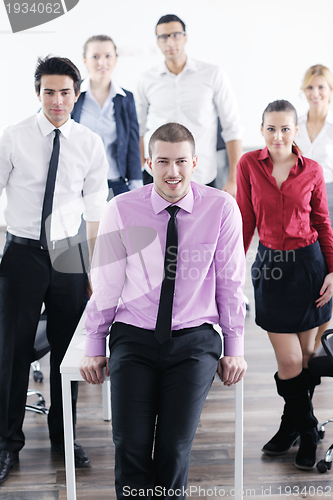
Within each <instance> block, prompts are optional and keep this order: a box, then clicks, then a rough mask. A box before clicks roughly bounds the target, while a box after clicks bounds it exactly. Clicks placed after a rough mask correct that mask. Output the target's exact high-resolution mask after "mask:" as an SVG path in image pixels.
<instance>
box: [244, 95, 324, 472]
mask: <svg viewBox="0 0 333 500" xmlns="http://www.w3.org/2000/svg"><path fill="white" fill-rule="evenodd" d="M297 131H298V124H297V114H296V110H295V108H294V107H293V106H292V105H291V104H290V103H289V102H288V101H284V100H279V101H274V102H272V103H270V104H269V105H268V106H267V108H266V109H265V111H264V113H263V118H262V125H261V133H262V135H263V136H264V139H265V142H266V148H264V149H262V150H259V151H252V152H250V153H246V154H244V155H243V156H242V158H241V159H240V161H239V164H238V171H237V201H238V204H239V207H240V210H241V213H242V217H243V231H244V247H245V251H247V250H248V248H249V246H250V243H251V239H252V237H253V234H254V230H255V228H256V227H257V229H258V233H259V239H260V241H259V247H258V252H257V256H256V259H255V262H254V264H253V266H252V282H253V286H254V293H255V308H256V323H257V324H258V325H259V326H261V327H262V328H263V329H265V330H267V332H268V336H269V338H270V341H271V343H272V345H273V348H274V351H275V356H276V360H277V364H278V371H277V373H276V374H275V376H274V377H275V381H276V386H277V392H278V394H279V395H280V396H282V397H283V398H284V400H285V406H284V412H283V415H282V418H281V425H280V428H279V430H278V432H277V433H276V434H275V436H274V437H273V438H272V439H271V440H270V441H269V442H268V443H266V444H265V446H264V447H263V451H264V453H266V454H268V455H280V454H282V453H285V452H287V451H288V450H289V449H290V448H291V447H292V445H293V444H294V442H295V441H296V439H297V438H298V437H299V436H300V446H299V450H298V452H297V455H296V459H295V465H296V467H298V468H300V469H304V470H309V469H313V467H314V466H315V462H316V448H317V442H318V432H317V424H318V421H317V419H316V417H315V416H314V414H313V407H312V402H311V397H312V394H313V389H314V386H315V383H316V382H317V381H315V380H313V379H312V377H311V375H310V374H309V372H308V369H307V362H308V359H309V357H310V355H311V353H312V352H313V346H314V341H315V337H316V332H317V329H318V326H319V325H322V324H323V323H325V322H326V321H328V320H329V319H330V317H331V309H332V300H331V297H332V293H333V232H332V228H331V223H330V219H329V213H328V207H327V197H326V189H325V181H324V178H323V173H322V168H321V166H320V165H319V164H318V163H316V162H315V161H313V160H310V159H308V158H304V157H303V156H301V153H300V151H299V150H298V148H297V146H296V144H295V143H294V138H295V136H296V134H297ZM317 383H318V382H317Z"/></svg>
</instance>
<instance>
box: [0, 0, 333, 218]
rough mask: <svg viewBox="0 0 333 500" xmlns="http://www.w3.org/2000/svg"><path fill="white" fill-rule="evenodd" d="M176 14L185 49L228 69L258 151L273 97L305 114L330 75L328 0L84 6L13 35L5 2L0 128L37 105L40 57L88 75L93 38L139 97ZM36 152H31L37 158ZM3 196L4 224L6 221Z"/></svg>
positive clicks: (155, 0) (92, 2)
mask: <svg viewBox="0 0 333 500" xmlns="http://www.w3.org/2000/svg"><path fill="white" fill-rule="evenodd" d="M170 13H174V14H177V15H178V16H179V17H181V18H182V19H183V20H184V22H185V23H186V27H187V33H188V44H187V53H188V54H189V55H191V56H192V57H195V58H197V59H201V60H205V61H208V62H212V63H214V64H217V65H219V66H221V67H222V68H224V69H225V71H226V72H227V73H228V75H229V78H230V80H231V83H232V85H233V88H234V91H235V93H236V97H237V100H238V103H239V107H240V111H241V116H242V121H243V125H244V140H243V143H244V146H245V147H247V148H256V147H260V146H262V144H263V142H262V137H261V135H260V132H259V127H260V121H261V113H262V111H263V109H264V108H265V107H266V105H267V104H268V103H269V102H270V101H272V100H275V99H288V100H290V101H291V102H292V103H293V104H294V105H295V106H296V108H297V110H298V112H299V114H302V113H304V112H305V111H306V109H307V104H306V100H305V97H303V96H302V95H301V92H300V85H301V81H302V77H303V74H304V72H305V71H306V69H307V68H308V67H309V66H311V65H313V64H318V63H320V64H325V65H326V66H328V67H329V68H330V69H331V70H332V71H333V29H332V19H333V1H332V0H316V1H314V0H278V1H277V0H169V1H168V2H165V1H162V0H80V1H79V3H78V5H77V6H76V7H75V8H73V9H72V10H71V11H70V12H68V13H67V14H65V15H64V16H61V17H59V18H58V19H56V20H54V21H51V22H49V23H47V24H44V25H42V26H39V27H37V28H33V29H30V30H27V31H24V32H21V33H15V34H13V33H12V32H11V29H10V25H9V21H8V18H7V14H6V10H5V6H4V3H3V2H1V4H0V64H1V79H0V100H1V108H0V127H3V126H5V125H7V124H10V123H14V122H17V121H19V120H21V119H23V118H25V117H26V116H28V115H29V114H32V113H34V112H35V111H36V110H37V109H38V108H39V106H38V101H37V99H36V96H35V93H34V86H33V73H34V69H35V65H36V61H37V57H38V56H45V55H47V54H53V55H60V56H65V57H69V58H70V59H71V60H72V61H73V62H74V63H75V64H77V66H78V67H79V68H80V70H81V71H82V76H85V75H86V73H85V70H84V66H83V63H82V47H83V44H84V42H85V40H86V39H87V38H88V37H89V36H91V35H97V34H107V35H110V36H111V37H112V38H113V39H114V41H115V43H116V45H117V47H118V53H119V59H118V64H117V67H116V70H115V77H116V78H117V81H118V82H119V84H120V85H121V86H123V87H125V88H127V89H128V90H132V91H134V92H135V87H136V82H137V79H138V76H139V74H140V73H141V72H142V71H143V70H144V69H146V68H148V67H150V66H153V65H155V64H156V63H158V62H159V61H161V60H162V55H161V53H160V51H159V49H158V48H157V46H156V41H155V34H154V26H155V24H156V22H157V20H158V18H159V17H160V16H162V15H164V14H170ZM32 153H33V152H32ZM4 203H5V196H4V195H3V196H2V197H1V198H0V225H4V221H3V215H2V212H3V206H4Z"/></svg>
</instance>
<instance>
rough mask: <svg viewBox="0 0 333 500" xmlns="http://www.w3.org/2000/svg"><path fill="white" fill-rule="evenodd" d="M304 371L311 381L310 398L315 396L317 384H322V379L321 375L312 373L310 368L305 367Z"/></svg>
mask: <svg viewBox="0 0 333 500" xmlns="http://www.w3.org/2000/svg"><path fill="white" fill-rule="evenodd" d="M303 372H304V373H305V374H306V376H307V378H308V381H309V394H310V399H312V397H313V393H314V390H315V388H316V385H320V384H321V379H320V377H317V376H315V375H312V373H311V372H310V370H309V368H303Z"/></svg>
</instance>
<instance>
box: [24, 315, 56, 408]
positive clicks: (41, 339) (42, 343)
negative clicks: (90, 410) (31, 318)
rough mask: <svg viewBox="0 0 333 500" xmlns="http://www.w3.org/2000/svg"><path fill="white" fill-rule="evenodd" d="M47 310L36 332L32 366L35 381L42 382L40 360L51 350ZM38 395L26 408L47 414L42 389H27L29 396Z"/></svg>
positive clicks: (41, 317)
mask: <svg viewBox="0 0 333 500" xmlns="http://www.w3.org/2000/svg"><path fill="white" fill-rule="evenodd" d="M46 322H47V318H46V311H44V312H43V313H42V314H41V316H40V320H39V323H38V328H37V332H36V338H35V344H34V348H33V353H32V359H31V366H32V369H33V377H34V380H35V382H42V381H43V378H44V377H43V373H42V372H41V371H40V364H39V360H40V359H41V358H42V357H43V356H45V354H47V353H48V352H49V350H50V344H49V343H48V340H47V337H46ZM34 395H35V396H38V401H37V402H36V403H35V404H33V405H31V404H28V403H27V404H26V405H25V409H26V410H28V411H33V412H35V413H43V414H44V415H47V414H48V412H49V410H48V409H47V408H46V406H45V399H44V396H43V394H42V393H41V392H40V391H36V390H29V389H28V391H27V397H28V396H34Z"/></svg>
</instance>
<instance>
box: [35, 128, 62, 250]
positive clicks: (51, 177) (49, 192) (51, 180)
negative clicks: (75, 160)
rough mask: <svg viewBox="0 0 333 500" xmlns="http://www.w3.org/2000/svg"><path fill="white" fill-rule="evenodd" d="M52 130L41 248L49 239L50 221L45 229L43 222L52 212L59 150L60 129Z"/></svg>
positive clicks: (43, 222)
mask: <svg viewBox="0 0 333 500" xmlns="http://www.w3.org/2000/svg"><path fill="white" fill-rule="evenodd" d="M54 132H55V136H54V139H53V150H52V154H51V159H50V165H49V171H48V174H47V179H46V187H45V194H44V201H43V210H42V221H41V229H40V242H41V245H42V246H43V248H45V249H47V240H50V229H51V224H50V221H48V223H47V229H46V227H45V222H46V219H47V218H48V217H49V215H51V213H52V205H53V195H54V187H55V181H56V177H57V169H58V162H59V151H60V139H59V134H60V130H59V129H58V128H55V129H54Z"/></svg>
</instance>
